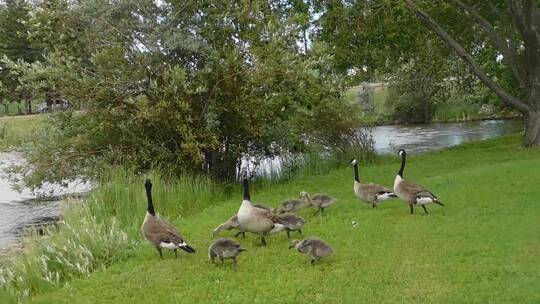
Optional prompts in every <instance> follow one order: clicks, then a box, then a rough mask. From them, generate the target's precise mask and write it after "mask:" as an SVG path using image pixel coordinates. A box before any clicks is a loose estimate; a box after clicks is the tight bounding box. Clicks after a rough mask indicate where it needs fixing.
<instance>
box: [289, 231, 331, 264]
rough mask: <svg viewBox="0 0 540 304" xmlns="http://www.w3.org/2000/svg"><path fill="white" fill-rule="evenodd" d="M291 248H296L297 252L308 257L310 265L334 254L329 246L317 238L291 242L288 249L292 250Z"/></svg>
mask: <svg viewBox="0 0 540 304" xmlns="http://www.w3.org/2000/svg"><path fill="white" fill-rule="evenodd" d="M293 247H294V248H296V250H298V252H300V253H303V254H307V255H309V256H310V258H311V265H313V264H314V263H315V262H316V261H318V260H320V259H322V258H324V257H326V256H328V255H329V254H331V253H333V252H334V250H333V249H332V247H330V245H328V244H327V243H326V242H325V241H323V240H321V239H319V238H307V239H305V240H293V241H292V244H291V245H290V246H289V249H292V248H293Z"/></svg>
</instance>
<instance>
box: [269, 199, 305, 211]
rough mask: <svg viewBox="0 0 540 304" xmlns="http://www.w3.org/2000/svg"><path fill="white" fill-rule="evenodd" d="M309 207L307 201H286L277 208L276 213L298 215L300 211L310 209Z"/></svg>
mask: <svg viewBox="0 0 540 304" xmlns="http://www.w3.org/2000/svg"><path fill="white" fill-rule="evenodd" d="M309 206H310V205H309V203H308V202H307V201H306V200H300V199H288V200H286V201H284V202H283V203H281V205H279V206H278V207H277V208H276V213H277V214H281V213H296V212H298V211H299V210H300V209H302V208H305V207H309Z"/></svg>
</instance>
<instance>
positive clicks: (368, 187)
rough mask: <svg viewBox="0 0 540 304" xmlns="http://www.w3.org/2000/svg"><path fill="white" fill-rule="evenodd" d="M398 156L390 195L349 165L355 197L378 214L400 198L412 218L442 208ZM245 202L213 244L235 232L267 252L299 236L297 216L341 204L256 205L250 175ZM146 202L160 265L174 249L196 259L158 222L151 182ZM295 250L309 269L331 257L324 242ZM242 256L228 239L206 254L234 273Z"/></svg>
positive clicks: (306, 200)
mask: <svg viewBox="0 0 540 304" xmlns="http://www.w3.org/2000/svg"><path fill="white" fill-rule="evenodd" d="M398 154H399V155H400V156H401V167H400V169H399V171H398V173H397V175H396V177H395V180H394V189H393V190H391V189H389V188H387V187H384V186H382V185H378V184H374V183H366V182H361V181H360V176H359V173H358V164H357V161H356V159H353V160H351V162H350V164H351V165H352V166H353V168H354V184H353V189H354V193H355V195H356V196H357V197H358V198H359V199H360V200H362V201H364V202H366V203H368V204H371V205H372V207H373V208H377V206H378V204H379V203H381V202H383V201H386V200H388V199H391V198H396V197H397V198H399V199H401V200H402V201H403V202H405V203H407V204H408V205H409V206H410V212H411V214H413V213H414V207H416V206H422V208H423V209H424V212H425V213H427V212H428V211H427V209H426V205H428V204H438V205H440V206H444V205H443V203H441V202H440V201H439V200H438V199H437V197H436V196H435V195H434V194H433V193H432V192H430V191H428V190H427V189H425V188H424V187H422V186H420V185H418V184H415V183H413V182H410V181H407V180H405V179H404V177H403V171H404V169H405V162H406V157H407V153H406V152H405V150H403V149H400V150H399V151H398ZM242 186H243V200H242V204H241V205H240V208H239V209H238V212H237V214H235V215H233V216H232V217H231V218H229V219H228V220H227V221H226V222H224V223H223V224H221V225H219V226H218V227H217V228H216V229H214V231H213V233H212V237H213V238H215V237H216V236H217V235H219V234H220V232H222V231H224V230H231V229H236V230H238V233H236V235H235V237H238V236H239V235H242V236H243V237H245V233H246V232H250V233H253V234H256V235H258V236H260V238H261V243H262V245H263V246H265V245H266V237H267V236H269V235H272V234H275V233H278V232H281V231H285V232H286V233H287V237H288V238H289V237H290V232H293V231H295V232H298V234H300V235H301V236H303V234H302V228H303V227H304V224H305V223H306V221H305V219H304V218H302V217H300V216H298V215H296V214H295V213H296V212H297V211H299V210H300V209H303V208H305V207H312V208H315V209H316V211H315V213H314V215H315V214H318V213H320V214H322V213H324V209H325V208H328V207H330V206H331V205H332V204H334V203H335V202H336V201H337V199H336V198H334V197H331V196H329V195H326V194H315V195H313V196H311V195H310V194H309V193H307V192H301V193H300V199H290V200H287V201H285V202H283V203H282V204H281V205H280V206H278V207H277V208H275V209H274V208H271V207H268V206H264V205H260V204H253V203H252V202H251V196H250V193H249V181H248V177H247V174H246V172H243V176H242ZM145 188H146V196H147V212H146V216H145V218H144V222H143V224H142V227H141V230H142V232H143V235H144V237H145V238H146V239H147V240H148V241H149V242H150V243H151V244H152V245H153V246H154V247H155V248H156V250H157V251H158V253H159V256H160V257H161V259H163V253H162V249H163V248H166V249H170V250H173V251H174V253H175V257H176V258H178V251H177V250H178V249H182V250H184V251H185V252H187V253H194V252H195V249H194V248H193V247H191V246H190V245H189V244H188V243H187V241H186V239H185V238H184V237H183V236H182V235H181V234H180V232H179V231H178V230H177V229H176V227H174V226H173V225H172V224H170V223H168V222H167V221H165V220H163V219H162V218H160V216H159V215H158V214H156V212H155V210H154V204H153V201H152V183H151V181H150V180H149V179H147V180H146V182H145ZM292 248H295V249H296V250H297V251H298V252H300V253H303V254H306V255H309V257H310V258H311V264H313V263H315V262H316V261H318V260H320V259H321V258H324V257H326V256H328V255H329V254H331V253H333V252H334V251H333V249H332V247H331V246H330V245H329V244H328V243H326V242H325V241H324V240H322V239H320V238H316V237H311V238H306V239H303V240H293V241H292V243H291V245H290V247H289V249H292ZM243 251H246V249H245V248H243V247H242V246H241V245H240V243H238V242H237V241H235V240H232V239H229V238H220V239H218V240H216V241H214V242H213V243H212V244H211V245H210V247H209V248H208V257H209V259H210V261H211V262H212V263H217V260H218V259H219V261H220V263H221V265H223V264H224V260H225V259H231V260H233V266H234V267H236V257H237V256H238V255H239V254H240V253H241V252H243Z"/></svg>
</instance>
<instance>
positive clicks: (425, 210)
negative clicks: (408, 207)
mask: <svg viewBox="0 0 540 304" xmlns="http://www.w3.org/2000/svg"><path fill="white" fill-rule="evenodd" d="M422 208H424V212H425V213H427V209H426V206H424V205H422Z"/></svg>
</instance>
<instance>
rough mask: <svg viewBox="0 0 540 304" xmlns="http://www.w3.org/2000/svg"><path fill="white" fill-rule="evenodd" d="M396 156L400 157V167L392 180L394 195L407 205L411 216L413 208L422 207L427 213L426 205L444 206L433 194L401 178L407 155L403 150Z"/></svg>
mask: <svg viewBox="0 0 540 304" xmlns="http://www.w3.org/2000/svg"><path fill="white" fill-rule="evenodd" d="M398 154H399V155H400V156H401V167H400V168H399V172H398V174H397V175H396V179H395V180H394V193H395V194H396V195H397V196H398V197H399V198H400V199H401V200H402V201H404V202H405V203H407V204H409V206H410V208H411V214H413V213H414V207H415V206H422V208H424V212H425V213H428V211H427V209H426V205H428V204H433V203H435V204H437V205H440V206H444V204H443V203H441V202H440V201H439V199H438V198H437V197H436V196H435V194H433V193H431V192H430V191H428V190H427V189H426V188H424V187H422V186H420V185H417V184H415V183H413V182H410V181H407V180H405V179H404V178H403V170H405V162H406V158H407V153H406V152H405V150H403V149H400V150H399V151H398Z"/></svg>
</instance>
